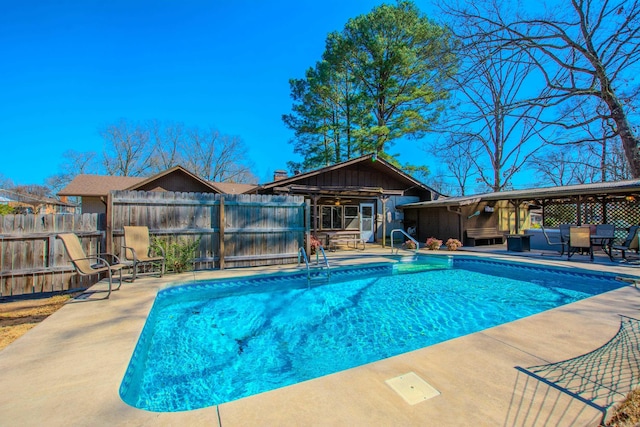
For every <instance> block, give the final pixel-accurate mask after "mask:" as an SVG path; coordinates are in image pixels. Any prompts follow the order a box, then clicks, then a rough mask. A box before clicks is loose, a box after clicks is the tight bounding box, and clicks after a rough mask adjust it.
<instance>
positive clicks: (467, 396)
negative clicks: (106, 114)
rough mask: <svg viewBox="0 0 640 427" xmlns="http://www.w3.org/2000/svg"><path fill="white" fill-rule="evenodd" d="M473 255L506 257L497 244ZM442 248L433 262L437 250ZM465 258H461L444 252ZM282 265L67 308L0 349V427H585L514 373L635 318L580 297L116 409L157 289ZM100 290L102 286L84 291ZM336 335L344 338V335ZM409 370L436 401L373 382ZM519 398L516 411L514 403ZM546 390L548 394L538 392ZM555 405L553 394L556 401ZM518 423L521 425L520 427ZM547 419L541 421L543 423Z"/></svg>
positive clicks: (609, 299)
mask: <svg viewBox="0 0 640 427" xmlns="http://www.w3.org/2000/svg"><path fill="white" fill-rule="evenodd" d="M478 251H479V252H484V251H489V252H491V253H474V255H476V256H490V257H492V258H505V259H513V258H512V257H513V255H514V254H510V253H509V254H507V253H506V251H505V253H504V254H502V253H501V252H500V251H501V248H500V247H497V248H483V249H478ZM447 254H449V253H448V252H446V251H445V252H442V253H440V254H439V255H447ZM459 254H460V255H462V254H465V255H468V254H470V252H467V251H461V252H459V253H455V255H459ZM328 255H329V257H330V262H331V264H332V265H346V264H355V263H361V262H378V261H390V260H392V259H394V258H395V259H397V257H391V256H390V255H389V250H388V249H386V250H383V249H381V248H375V247H374V248H371V249H367V250H366V251H364V252H362V251H339V252H336V253H330V254H328ZM517 255H519V256H518V257H516V258H518V259H521V260H526V261H529V262H536V263H538V262H539V263H542V264H545V265H565V266H569V267H572V268H584V269H591V270H596V271H607V272H614V273H618V274H625V275H640V267H637V266H634V265H624V264H619V263H611V262H609V261H608V260H607V259H604V258H603V257H598V258H597V261H596V262H594V263H590V262H588V260H587V258H586V257H576V259H575V260H572V261H570V262H567V261H566V257H565V258H563V259H561V258H560V257H558V256H557V255H553V254H543V255H540V253H529V254H517ZM282 270H291V266H280V267H264V268H248V269H233V270H224V271H219V270H216V271H206V272H195V273H185V274H182V275H171V276H165V277H164V278H162V279H158V278H153V277H145V278H141V279H138V280H136V282H135V283H134V284H131V283H125V284H123V286H122V288H121V290H119V291H117V292H114V293H112V295H111V298H110V299H109V300H103V301H87V302H70V303H67V304H66V305H65V306H64V307H62V308H61V309H60V310H58V311H57V312H56V313H54V314H53V315H51V316H50V317H49V318H47V319H46V320H45V321H43V322H42V323H41V324H39V325H38V326H36V327H35V328H33V329H32V330H30V331H29V332H28V333H27V334H26V335H24V336H23V337H21V338H19V339H18V340H17V341H15V342H14V343H12V344H11V345H9V346H8V347H7V348H5V349H4V350H2V351H0V385H1V390H2V393H0V425H2V426H5V425H10V426H13V425H15V426H41V425H47V426H85V425H92V426H102V425H104V426H107V425H109V426H111V425H119V426H122V425H126V426H156V425H161V426H164V425H166V426H170V425H179V426H184V425H188V426H200V425H206V426H216V425H220V426H224V427H230V426H274V425H287V426H292V425H304V426H313V425H318V426H325V425H329V426H344V425H349V426H373V425H375V426H397V425H427V426H429V425H437V426H449V425H450V426H460V425H473V426H496V425H535V423H533V422H531V421H532V420H538V422H541V421H540V420H553V419H554V418H553V417H569V418H563V420H567V419H569V420H575V421H572V423H571V424H569V423H568V422H566V421H563V422H562V425H588V424H591V423H593V424H594V425H595V424H597V420H598V419H599V414H598V412H597V411H595V410H593V409H586V410H583V409H584V408H583V407H582V406H580V405H579V406H578V407H576V406H575V405H573V406H571V407H570V409H569V410H568V411H565V412H566V413H567V414H568V415H567V414H562V413H556V412H557V410H556V409H554V407H553V405H543V406H542V407H539V406H537V405H538V404H537V403H534V404H530V401H532V402H537V401H539V400H540V399H541V398H542V397H544V396H543V394H542V392H541V391H540V390H536V389H533V386H531V385H527V384H525V383H524V381H523V380H522V378H521V376H522V374H520V376H519V375H518V372H517V371H516V370H515V369H514V366H523V367H526V366H532V365H539V364H544V363H548V362H554V361H559V360H563V359H567V358H571V357H575V356H578V355H581V354H583V353H586V352H589V351H591V350H593V349H595V348H597V347H599V346H601V345H602V344H604V343H605V342H607V341H608V340H609V339H610V338H611V337H612V336H614V335H615V333H616V332H617V330H618V327H619V324H620V318H619V316H618V314H623V315H627V316H631V317H636V318H637V317H639V316H640V311H639V310H640V290H638V289H636V288H635V287H634V286H625V287H623V288H621V289H618V290H615V291H612V292H608V293H606V294H602V295H599V296H596V297H592V298H589V299H586V300H583V301H579V302H577V303H573V304H570V305H566V306H563V307H559V308H556V309H554V310H550V311H547V312H544V313H540V314H537V315H534V316H530V317H527V318H524V319H521V320H517V321H515V322H511V323H508V324H505V325H501V326H497V327H494V328H491V329H487V330H485V331H482V332H478V333H475V334H471V335H467V336H464V337H461V338H457V339H453V340H450V341H447V342H444V343H441V344H438V345H434V346H431V347H426V348H422V349H419V350H416V351H413V352H410V353H405V354H401V355H399V356H395V357H391V358H388V359H385V360H382V361H379V362H375V363H370V364H367V365H363V366H360V367H357V368H353V369H350V370H347V371H343V372H339V373H336V374H332V375H327V376H325V377H321V378H317V379H314V380H310V381H306V382H303V383H300V384H296V385H293V386H289V387H284V388H281V389H277V390H273V391H270V392H267V393H262V394H258V395H254V396H250V397H247V398H244V399H240V400H237V401H234V402H229V403H225V404H222V405H219V406H216V407H210V408H204V409H199V410H194V411H187V412H176V413H154V412H148V411H144V410H140V409H137V408H133V407H131V406H129V405H127V404H126V403H124V402H123V401H122V400H121V398H120V396H119V394H118V390H119V387H120V382H121V381H122V377H123V375H124V373H125V370H126V368H127V365H128V363H129V359H130V357H131V354H132V352H133V349H134V347H135V345H136V342H137V339H138V336H139V334H140V331H141V330H142V327H143V325H144V322H145V320H146V317H147V314H148V312H149V310H150V309H151V305H152V304H153V300H154V297H155V295H156V293H157V291H158V290H160V289H162V288H165V287H167V286H171V285H172V284H174V283H177V282H185V281H190V280H194V279H195V280H200V279H205V278H208V277H210V278H223V277H237V276H245V275H253V274H265V273H270V272H274V273H275V272H280V271H282ZM101 287H104V283H100V284H98V285H96V286H95V287H94V288H92V290H93V289H96V288H101ZM345 338H348V337H345ZM410 372H413V373H415V374H416V375H417V376H418V377H419V378H421V379H423V380H424V381H426V382H427V383H428V384H430V385H431V386H432V387H434V388H435V389H436V390H437V391H438V392H439V393H440V394H439V395H436V396H435V397H432V398H430V399H428V400H425V401H423V402H420V403H417V404H414V405H410V404H408V403H407V402H406V401H405V400H404V399H403V398H402V397H401V396H400V395H398V394H397V393H396V392H395V391H394V390H393V389H392V388H391V387H390V386H389V385H388V384H387V383H385V381H387V380H389V379H392V378H395V377H398V376H401V375H405V374H408V373H410ZM523 394H524V395H525V400H526V404H521V403H519V402H521V396H522V395H523ZM547 395H548V393H547ZM558 399H561V398H558ZM527 422H530V423H529V424H528V423H527ZM552 424H553V422H552V421H551V422H549V425H552Z"/></svg>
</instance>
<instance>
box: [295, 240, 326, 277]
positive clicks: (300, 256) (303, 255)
mask: <svg viewBox="0 0 640 427" xmlns="http://www.w3.org/2000/svg"><path fill="white" fill-rule="evenodd" d="M319 252H320V253H322V258H323V260H324V262H323V263H322V264H321V263H320V256H319ZM302 260H304V263H305V266H306V268H307V286H310V285H311V280H312V277H311V266H312V265H313V267H314V268H315V269H317V270H320V271H323V272H324V274H323V275H318V276H316V277H314V278H313V279H316V278H322V279H323V280H326V281H328V280H329V279H330V277H331V268H330V267H329V260H328V259H327V254H326V253H325V252H324V249H323V248H322V246H319V247H318V249H316V262H315V264H311V263H310V262H309V258H308V257H307V251H305V250H304V248H303V247H300V248H299V249H298V266H300V264H301V263H302Z"/></svg>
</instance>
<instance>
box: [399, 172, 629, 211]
mask: <svg viewBox="0 0 640 427" xmlns="http://www.w3.org/2000/svg"><path fill="white" fill-rule="evenodd" d="M629 196H633V197H637V198H638V199H639V200H640V180H638V179H633V180H626V181H615V182H598V183H593V184H578V185H565V186H561V187H547V188H529V189H526V190H511V191H500V192H495V193H485V194H478V195H474V196H460V197H447V198H440V199H437V200H433V201H428V202H417V203H408V204H406V205H401V206H398V208H400V209H404V208H432V207H433V208H435V207H446V206H452V207H455V206H465V205H469V204H473V203H478V202H480V201H498V200H516V201H521V202H531V203H536V204H543V203H544V202H549V201H554V202H557V203H564V202H569V201H573V200H575V199H577V198H581V199H582V200H586V199H589V198H601V199H602V198H605V197H606V198H612V197H620V198H623V197H629Z"/></svg>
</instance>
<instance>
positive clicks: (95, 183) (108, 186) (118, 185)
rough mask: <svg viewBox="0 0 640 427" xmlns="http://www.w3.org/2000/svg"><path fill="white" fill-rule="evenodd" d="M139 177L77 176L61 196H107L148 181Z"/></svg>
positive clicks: (63, 190)
mask: <svg viewBox="0 0 640 427" xmlns="http://www.w3.org/2000/svg"><path fill="white" fill-rule="evenodd" d="M146 180H147V178H143V177H139V176H111V175H85V174H81V175H77V176H76V177H75V178H73V180H72V181H71V182H70V183H69V184H67V186H66V187H64V188H63V189H62V190H60V192H58V195H59V196H72V197H73V196H85V197H86V196H105V197H106V196H107V195H108V194H109V192H110V191H111V190H126V189H128V188H130V187H131V186H135V185H136V184H140V183H142V182H144V181H146Z"/></svg>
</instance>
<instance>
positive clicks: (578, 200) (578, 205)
mask: <svg viewBox="0 0 640 427" xmlns="http://www.w3.org/2000/svg"><path fill="white" fill-rule="evenodd" d="M576 217H577V218H576V225H582V197H580V196H578V197H577V198H576Z"/></svg>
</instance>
